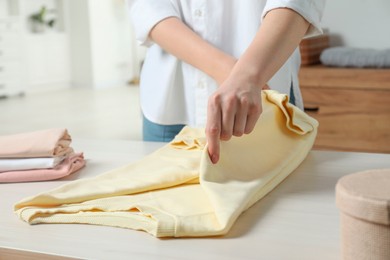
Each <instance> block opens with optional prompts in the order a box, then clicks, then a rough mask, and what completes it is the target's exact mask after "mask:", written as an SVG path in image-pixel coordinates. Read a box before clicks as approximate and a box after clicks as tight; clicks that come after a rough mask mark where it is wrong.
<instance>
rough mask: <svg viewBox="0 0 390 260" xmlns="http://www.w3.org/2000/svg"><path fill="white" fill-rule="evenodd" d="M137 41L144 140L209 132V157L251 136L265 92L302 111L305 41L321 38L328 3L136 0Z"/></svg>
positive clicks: (133, 8) (305, 0) (298, 0)
mask: <svg viewBox="0 0 390 260" xmlns="http://www.w3.org/2000/svg"><path fill="white" fill-rule="evenodd" d="M129 1H130V2H129V4H130V8H131V16H132V19H133V23H134V26H135V31H136V36H137V39H138V41H139V42H140V43H141V44H143V45H145V46H149V49H148V52H147V55H146V59H145V62H144V65H143V69H142V73H141V83H140V91H141V108H142V112H143V115H144V129H143V132H144V140H146V141H169V140H171V139H172V138H173V137H174V136H175V135H176V133H178V132H179V131H180V130H181V128H182V127H183V126H184V125H190V126H196V127H200V126H205V127H206V137H207V142H208V151H209V155H210V158H211V160H212V162H213V163H217V162H218V160H219V142H220V140H229V139H230V138H231V137H232V136H241V135H243V134H249V133H250V132H251V131H252V130H253V128H254V126H255V124H256V122H257V120H258V118H259V116H260V114H261V99H260V94H261V89H262V88H268V86H269V87H270V88H271V89H275V90H278V91H279V92H281V93H286V94H289V95H290V100H291V101H292V102H293V103H294V104H295V105H297V106H298V107H301V108H302V106H303V103H302V97H301V94H300V90H299V86H298V70H299V66H300V56H299V50H298V49H297V47H298V44H299V42H300V41H301V39H302V38H303V37H304V36H308V35H314V34H318V33H321V28H320V20H321V16H322V12H323V9H324V5H325V0H268V1H266V0H245V1H238V0H129Z"/></svg>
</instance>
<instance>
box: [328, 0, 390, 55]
mask: <svg viewBox="0 0 390 260" xmlns="http://www.w3.org/2000/svg"><path fill="white" fill-rule="evenodd" d="M323 27H324V28H328V29H329V31H330V35H331V46H348V47H356V48H376V49H384V48H390V1H389V0H327V5H326V9H325V12H324V16H323Z"/></svg>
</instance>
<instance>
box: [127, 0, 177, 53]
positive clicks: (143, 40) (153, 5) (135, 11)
mask: <svg viewBox="0 0 390 260" xmlns="http://www.w3.org/2000/svg"><path fill="white" fill-rule="evenodd" d="M128 2H129V7H130V14H131V18H132V21H133V25H134V29H135V36H136V39H137V41H138V43H139V44H140V45H144V46H147V47H149V46H151V45H153V44H154V42H153V41H152V40H151V39H150V37H149V33H150V31H151V30H152V29H153V27H154V26H155V25H156V24H158V23H159V22H161V21H162V20H164V19H166V18H168V17H178V18H179V17H180V16H179V11H178V10H177V8H175V6H174V5H173V4H172V2H171V1H170V0H158V1H156V0H129V1H128Z"/></svg>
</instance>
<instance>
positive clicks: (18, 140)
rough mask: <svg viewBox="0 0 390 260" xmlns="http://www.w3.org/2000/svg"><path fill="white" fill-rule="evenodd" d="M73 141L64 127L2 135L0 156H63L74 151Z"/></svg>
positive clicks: (0, 137)
mask: <svg viewBox="0 0 390 260" xmlns="http://www.w3.org/2000/svg"><path fill="white" fill-rule="evenodd" d="M71 141H72V139H71V137H70V135H69V134H68V131H67V130H66V129H63V128H54V129H46V130H40V131H35V132H29V133H21V134H15V135H5V136H0V158H33V157H57V156H63V155H67V154H70V153H71V152H72V151H73V149H72V148H71V147H69V145H70V143H71Z"/></svg>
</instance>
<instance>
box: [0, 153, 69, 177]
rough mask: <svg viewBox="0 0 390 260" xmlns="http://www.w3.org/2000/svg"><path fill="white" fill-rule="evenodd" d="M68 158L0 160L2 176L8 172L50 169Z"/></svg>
mask: <svg viewBox="0 0 390 260" xmlns="http://www.w3.org/2000/svg"><path fill="white" fill-rule="evenodd" d="M65 158H66V156H58V157H39V158H38V157H37V158H15V159H0V174H1V173H2V172H6V171H21V170H34V169H50V168H54V167H56V166H57V165H58V164H59V163H61V162H62V161H63V160H64V159H65Z"/></svg>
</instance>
